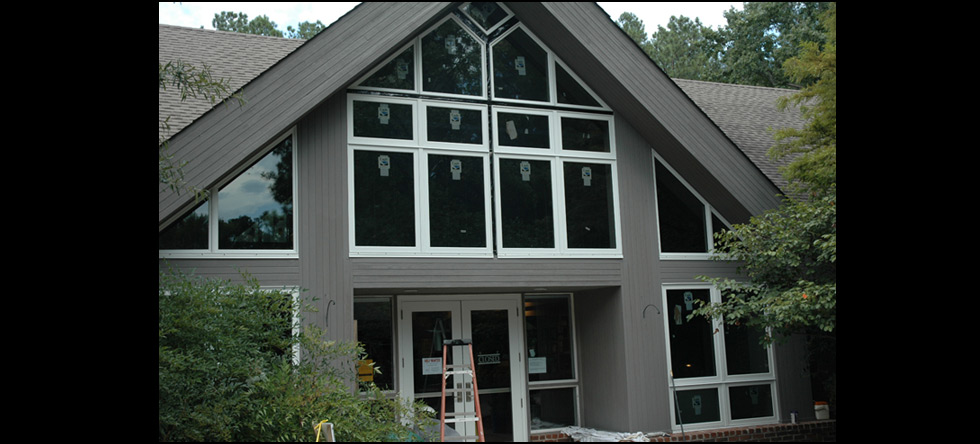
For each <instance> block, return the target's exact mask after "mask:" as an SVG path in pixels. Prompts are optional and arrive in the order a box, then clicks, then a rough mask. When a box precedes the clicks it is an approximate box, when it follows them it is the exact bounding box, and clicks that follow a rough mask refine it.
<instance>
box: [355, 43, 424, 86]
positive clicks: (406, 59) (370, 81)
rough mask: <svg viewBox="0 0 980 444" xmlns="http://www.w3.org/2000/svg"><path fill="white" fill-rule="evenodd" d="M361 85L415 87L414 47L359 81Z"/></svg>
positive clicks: (410, 47)
mask: <svg viewBox="0 0 980 444" xmlns="http://www.w3.org/2000/svg"><path fill="white" fill-rule="evenodd" d="M361 86H371V87H375V88H392V89H407V90H414V89H415V47H414V46H409V47H408V49H406V50H405V51H404V52H402V53H401V54H399V55H398V57H395V58H394V60H392V61H390V62H388V64H386V65H385V66H384V67H382V68H381V69H379V70H377V71H375V73H374V74H372V75H371V77H368V78H367V79H366V80H365V81H363V82H361Z"/></svg>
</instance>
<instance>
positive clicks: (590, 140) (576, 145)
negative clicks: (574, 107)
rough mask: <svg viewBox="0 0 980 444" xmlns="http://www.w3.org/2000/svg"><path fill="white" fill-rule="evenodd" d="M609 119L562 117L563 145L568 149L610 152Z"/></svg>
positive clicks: (563, 147)
mask: <svg viewBox="0 0 980 444" xmlns="http://www.w3.org/2000/svg"><path fill="white" fill-rule="evenodd" d="M609 146H610V143H609V121H608V120H593V119H576V118H572V117H562V118H561V147H562V149H566V150H576V151H592V152H598V153H608V152H609Z"/></svg>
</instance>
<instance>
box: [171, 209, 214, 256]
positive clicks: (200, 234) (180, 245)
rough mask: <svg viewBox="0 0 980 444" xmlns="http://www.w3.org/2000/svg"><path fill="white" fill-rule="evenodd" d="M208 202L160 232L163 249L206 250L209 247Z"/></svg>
mask: <svg viewBox="0 0 980 444" xmlns="http://www.w3.org/2000/svg"><path fill="white" fill-rule="evenodd" d="M208 207H209V205H208V203H207V202H204V203H202V204H201V205H200V206H198V207H197V208H196V209H194V211H193V212H192V213H191V214H188V215H187V216H184V218H183V219H181V220H179V221H177V222H174V223H173V224H171V225H170V226H169V227H167V229H165V230H163V232H162V233H160V249H161V250H206V249H207V248H208Z"/></svg>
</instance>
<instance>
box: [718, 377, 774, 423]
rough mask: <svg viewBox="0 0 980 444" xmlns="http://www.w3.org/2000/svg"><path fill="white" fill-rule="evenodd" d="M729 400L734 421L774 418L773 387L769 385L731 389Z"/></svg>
mask: <svg viewBox="0 0 980 444" xmlns="http://www.w3.org/2000/svg"><path fill="white" fill-rule="evenodd" d="M728 399H729V400H730V403H731V407H732V419H747V418H764V417H767V416H773V412H772V386H770V385H769V384H762V385H746V386H740V387H729V388H728Z"/></svg>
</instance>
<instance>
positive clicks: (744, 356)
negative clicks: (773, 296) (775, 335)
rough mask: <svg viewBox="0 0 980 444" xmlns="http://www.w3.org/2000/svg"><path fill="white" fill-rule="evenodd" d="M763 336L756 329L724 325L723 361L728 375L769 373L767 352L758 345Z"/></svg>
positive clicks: (762, 333) (760, 331)
mask: <svg viewBox="0 0 980 444" xmlns="http://www.w3.org/2000/svg"><path fill="white" fill-rule="evenodd" d="M764 335H765V332H764V331H762V330H760V329H758V328H749V327H746V326H745V325H730V324H725V361H726V364H727V365H728V367H727V368H728V374H729V375H744V374H748V373H769V351H768V349H767V348H766V347H763V346H762V345H760V343H759V340H760V339H762V337H763V336H764Z"/></svg>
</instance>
